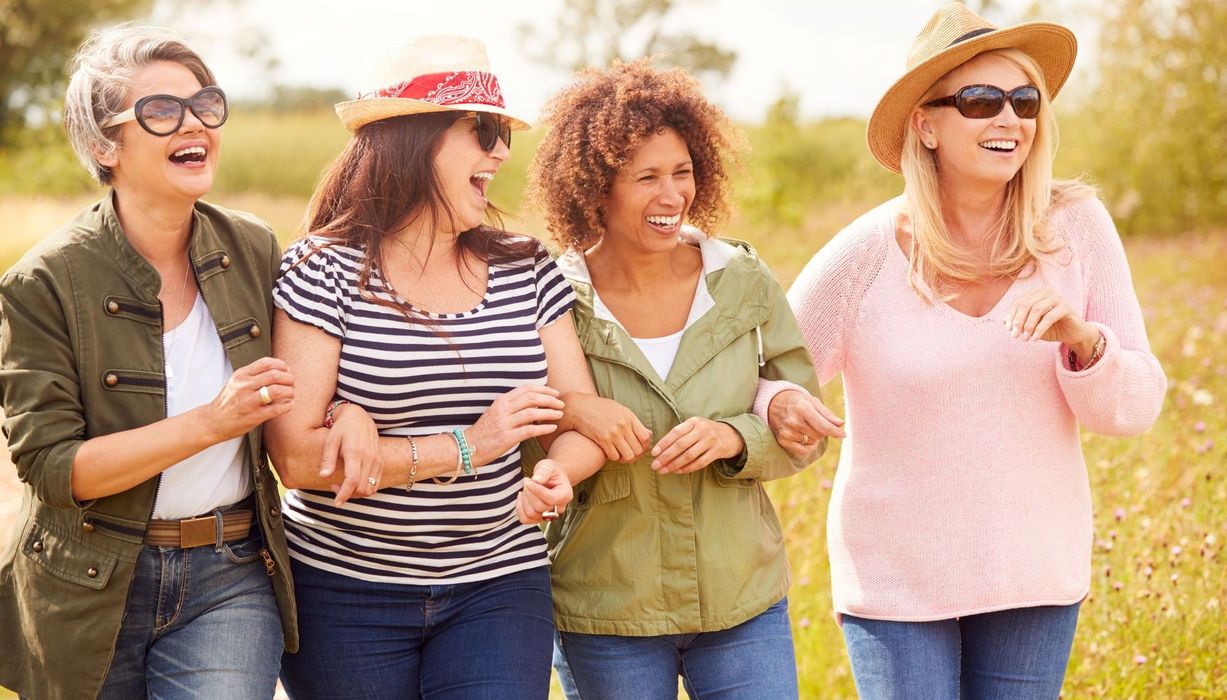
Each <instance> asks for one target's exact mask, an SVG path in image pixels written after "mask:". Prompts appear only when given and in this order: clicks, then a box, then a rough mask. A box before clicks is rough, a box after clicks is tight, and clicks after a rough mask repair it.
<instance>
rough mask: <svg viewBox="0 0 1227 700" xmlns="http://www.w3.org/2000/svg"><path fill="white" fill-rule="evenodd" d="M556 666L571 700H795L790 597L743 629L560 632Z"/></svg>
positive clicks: (758, 616) (794, 660)
mask: <svg viewBox="0 0 1227 700" xmlns="http://www.w3.org/2000/svg"><path fill="white" fill-rule="evenodd" d="M554 668H555V669H557V670H558V679H559V681H560V682H561V684H562V689H563V692H564V693H566V696H567V698H568V700H579V698H581V697H582V698H583V700H605V699H608V700H623V699H624V698H636V700H655V699H656V698H669V700H676V698H677V677H678V676H679V675H680V676H681V677H682V682H683V684H684V685H685V687H686V693H687V694H689V695H690V697H692V698H701V699H702V700H714V699H718V698H727V699H729V700H733V699H739V698H754V699H755V700H775V699H776V698H779V699H781V700H783V699H785V698H787V699H791V700H795V699H796V697H797V661H796V657H795V656H794V655H793V648H792V627H791V626H790V625H789V623H788V599H787V598H785V599H783V600H781V601H780V602H778V603H776V604H775V605H772V606H771V607H770V608H767V610H766V611H764V612H762V613H760V614H759V615H757V616H756V617H753V618H751V619H749V620H747V621H745V622H743V623H741V624H740V625H737V626H736V627H731V628H729V629H726V630H720V631H718V632H700V633H697V634H667V635H660V636H655V637H626V636H621V635H604V634H578V633H575V632H560V633H559V634H558V637H557V639H556V642H555V645H554Z"/></svg>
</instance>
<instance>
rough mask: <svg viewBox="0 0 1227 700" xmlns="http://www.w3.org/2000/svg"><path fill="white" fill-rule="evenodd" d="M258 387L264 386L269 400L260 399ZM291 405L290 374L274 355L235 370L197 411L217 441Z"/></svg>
mask: <svg viewBox="0 0 1227 700" xmlns="http://www.w3.org/2000/svg"><path fill="white" fill-rule="evenodd" d="M262 387H263V388H265V389H267V393H268V397H269V398H270V399H271V400H272V401H271V402H270V403H265V402H264V397H263V396H261V394H260V389H261V388H262ZM293 407H294V375H292V374H290V367H289V365H287V364H286V363H285V361H284V360H280V359H277V358H275V357H262V358H260V359H258V360H256V361H255V362H252V363H251V364H249V365H246V366H244V367H240V368H238V369H236V370H235V371H234V374H232V375H230V381H228V382H226V385H225V386H223V387H222V390H221V391H220V392H218V394H217V396H216V397H214V399H213V400H212V401H211V402H209V403H207V404H205V405H204V406H201V407H200V408H199V409H197V410H199V411H201V416H202V419H203V420H204V423H205V430H206V431H207V432H206V434H208V435H210V437H211V438H212V439H211V442H212V443H213V444H217V443H219V442H225V441H226V440H231V439H233V438H236V437H239V436H240V435H243V434H244V433H246V432H247V431H249V430H251V429H252V428H254V427H256V426H257V425H260V424H261V423H263V422H264V421H266V420H269V419H270V418H276V417H278V416H281V415H285V414H286V413H289V412H290V409H292V408H293Z"/></svg>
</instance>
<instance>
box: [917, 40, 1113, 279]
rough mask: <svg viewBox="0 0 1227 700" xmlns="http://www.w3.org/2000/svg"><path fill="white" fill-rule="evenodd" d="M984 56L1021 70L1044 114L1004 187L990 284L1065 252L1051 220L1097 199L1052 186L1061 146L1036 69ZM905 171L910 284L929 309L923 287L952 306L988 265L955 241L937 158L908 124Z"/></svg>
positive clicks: (1023, 61) (1022, 60)
mask: <svg viewBox="0 0 1227 700" xmlns="http://www.w3.org/2000/svg"><path fill="white" fill-rule="evenodd" d="M986 53H987V54H991V55H995V56H1000V57H1001V58H1004V59H1005V60H1007V61H1009V62H1010V63H1013V64H1014V65H1016V66H1017V67H1018V68H1019V69H1021V70H1022V71H1023V73H1024V74H1025V75H1026V76H1027V80H1028V81H1030V83H1031V84H1032V85H1035V86H1036V87H1038V88H1039V92H1040V112H1039V114H1038V115H1037V116H1036V124H1035V138H1034V141H1033V142H1032V144H1031V152H1030V153H1029V154H1028V156H1027V160H1026V161H1024V162H1023V166H1022V168H1020V169H1019V171H1018V172H1017V173H1016V174H1015V175H1014V177H1013V178H1012V179H1011V180H1010V181H1009V182H1008V183H1007V184H1006V188H1005V202H1004V205H1003V206H1002V208H1001V213H1000V215H999V217H998V219H997V221H996V222H995V223H994V224H993V226H992V230H991V231H990V233H989V240H990V241H991V245H992V248H991V250H990V254H989V264H988V272H987V274H988V276H989V277H991V278H1006V277H1016V276H1019V275H1022V274H1024V272H1026V271H1027V270H1028V268H1029V267H1031V266H1032V264H1033V263H1034V262H1035V261H1036V260H1037V259H1038V258H1040V257H1041V256H1044V255H1048V254H1051V253H1053V252H1055V251H1056V250H1058V249H1059V248H1060V247H1061V246H1060V242H1059V241H1056V240H1054V238H1053V236H1052V235H1050V233H1049V231H1048V228H1047V226H1046V223H1047V216H1048V212H1049V211H1051V210H1052V209H1053V208H1055V207H1057V206H1060V205H1062V204H1064V203H1067V202H1070V201H1073V200H1076V199H1082V198H1084V197H1089V196H1094V194H1095V191H1094V189H1093V188H1091V187H1090V186H1088V185H1086V184H1084V183H1082V182H1080V181H1077V180H1055V181H1054V180H1053V178H1052V163H1053V160H1054V158H1055V157H1056V150H1057V142H1058V132H1057V120H1056V116H1055V115H1054V114H1053V112H1052V104H1051V102H1050V101H1049V93H1048V86H1047V84H1046V83H1045V81H1044V75H1043V73H1042V72H1041V71H1040V69H1039V66H1038V65H1036V63H1035V61H1034V60H1033V59H1032V58H1031V57H1030V56H1028V55H1027V54H1025V53H1023V52H1022V51H1019V50H1018V49H998V50H996V51H990V52H986ZM981 55H985V54H981ZM947 75H948V74H947ZM944 79H945V76H943V78H942V79H941V80H938V81H937V82H935V83H934V84H933V86H932V87H931V88H929V91H928V92H926V93H925V95H924V96H923V97H921V98H920V100H919V102H917V104H916V106H917V107H919V106H920V105H922V104H924V103H925V102H928V101H930V100H932V99H935V98H936V97H939V95H937V94H936V90H937V87H938V85H940V84H941V83H942V80H944ZM901 165H902V169H903V180H904V190H903V191H904V195H905V199H906V205H905V210H904V211H905V214H906V215H907V217H908V219H909V221H910V223H911V255H910V256H909V257H910V258H911V267H910V269H909V271H908V279H909V281H910V282H911V284H912V287H913V288H914V289H915V290H916V292H917V293H918V294H920V296H921V297H923V298H924V299H925V300H926V301H929V302H932V301H933V300H932V299H930V298H929V295H928V294H926V293H925V291H924V287H923V286H922V285H921V284H920V282H921V281H923V282H924V283H925V285H927V286H928V288H929V289H930V290H932V292H933V293H934V294H936V295H937V296H938V297H939V298H941V299H948V298H950V297H951V296H952V294H950V293H945V292H943V290H944V289H949V288H950V287H951V286H952V284H953V285H957V283H959V282H971V281H974V280H977V279H980V278H981V277H982V276H983V272H984V270H983V263H982V262H981V260H980V259H979V258H978V257H977V256H976V255H974V254H973V253H971V252H968V251H967V249H966V248H965V247H963V246H961V245H959V244H958V243H957V242H955V240H954V238H953V237H952V236H951V235H950V229H949V228H948V227H947V226H946V221H945V218H944V217H943V216H942V209H941V192H940V185H939V182H938V176H937V156H936V154H935V153H933V152H932V151H930V150H929V149H928V148H926V147H925V145H924V143H923V142H922V141H921V139H920V136H919V135H918V134H917V133H916V131H915V129H913V128H912V127H911V125H910V123H909V125H908V127H907V129H905V133H904V140H903V154H902V158H901Z"/></svg>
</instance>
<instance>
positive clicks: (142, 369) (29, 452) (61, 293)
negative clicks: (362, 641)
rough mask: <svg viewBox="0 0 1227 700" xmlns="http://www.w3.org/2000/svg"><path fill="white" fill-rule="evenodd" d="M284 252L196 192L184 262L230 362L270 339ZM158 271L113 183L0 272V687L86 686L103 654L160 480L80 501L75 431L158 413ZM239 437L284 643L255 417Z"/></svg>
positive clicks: (94, 679) (280, 578)
mask: <svg viewBox="0 0 1227 700" xmlns="http://www.w3.org/2000/svg"><path fill="white" fill-rule="evenodd" d="M279 251H280V248H279V246H278V244H277V241H276V239H275V238H274V237H273V235H272V233H271V232H270V231H269V230H268V228H267V227H266V226H265V225H263V224H262V223H261V222H259V221H258V220H256V219H254V218H251V217H250V216H249V215H246V214H240V213H237V212H230V211H227V210H225V209H222V208H220V207H216V206H212V205H209V204H205V203H198V204H197V205H196V210H195V215H194V221H193V224H192V239H191V248H190V255H191V261H192V267H193V268H194V271H195V274H196V279H197V280H198V282H199V284H200V291H201V294H202V295H203V296H204V299H205V303H206V304H207V305H208V308H209V313H210V314H211V315H212V316H213V319H214V321H215V322H216V325H217V333H218V335H219V336H220V337H221V340H222V344H223V345H224V346H225V348H226V354H227V356H228V357H229V358H230V362H231V364H232V365H233V366H234V367H235V368H238V367H242V366H244V365H247V364H249V363H251V362H252V361H254V360H256V359H258V358H260V357H264V356H266V355H268V354H269V352H270V349H271V345H270V342H269V333H268V330H269V327H270V323H269V322H270V317H271V314H272V298H271V290H272V284H273V278H274V275H275V274H276V270H277V265H278V259H279V257H280V256H279ZM160 284H161V282H160V279H159V276H158V273H157V271H155V270H154V268H153V266H151V265H150V264H149V263H148V262H147V261H146V260H145V259H144V258H143V257H141V256H140V255H139V254H138V253H137V252H136V250H135V249H133V248H132V246H131V244H130V243H129V242H128V239H127V238H126V237H125V236H124V234H123V232H122V231H121V230H120V226H119V221H118V219H117V218H116V216H115V209H114V206H113V204H112V198H111V197H110V196H108V197H106V198H105V199H104V200H102V201H101V202H99V203H98V204H96V205H94V206H93V207H91V208H89V209H86V210H85V211H83V212H81V213H80V214H79V215H78V216H77V217H76V218H75V219H74V220H73V221H72V222H70V223H69V224H68V225H67V226H66V227H65V228H63V229H61V230H60V231H58V232H56V233H55V234H53V235H52V236H51V237H49V238H48V239H47V240H46V241H44V242H43V243H41V244H40V245H39V246H38V247H36V248H35V249H34V250H32V251H30V252H29V253H28V254H27V255H26V256H25V257H23V258H22V259H21V261H19V262H18V263H17V264H16V265H15V266H14V267H13V268H12V269H10V270H9V271H8V272H7V273H5V275H4V277H3V278H0V406H2V407H3V410H4V415H5V420H4V433H5V435H6V436H7V437H8V445H9V449H10V451H11V452H12V457H13V461H14V463H15V464H16V465H17V474H18V476H19V477H20V478H21V480H22V481H23V482H24V486H25V488H24V496H23V502H22V508H21V515H20V518H19V520H18V523H19V524H18V526H17V528H16V531H15V532H14V533H12V537H11V538H7V539H8V540H9V541H8V542H7V550H6V551H5V553H4V555H3V558H0V685H3V686H5V687H8V688H10V689H12V690H15V691H17V692H18V693H20V694H22V695H24V696H27V697H31V698H40V699H42V698H86V697H93V696H95V695H97V693H98V690H99V688H100V687H101V684H102V681H103V678H104V677H105V675H106V672H107V668H108V667H109V665H110V662H111V657H112V654H113V652H114V648H115V641H116V638H117V636H118V634H119V628H120V623H121V620H122V616H123V611H124V605H125V602H126V600H127V596H128V588H129V586H130V585H131V583H132V577H133V572H134V570H135V563H136V558H137V553H138V552H139V550H140V548H141V542H142V536H143V534H144V531H145V528H146V526H147V523H148V522H149V518H150V515H151V514H152V512H153V504H154V497H155V494H156V492H157V489H158V485H159V482H160V477H159V478H154V479H150V480H148V481H146V482H145V483H143V484H140V485H139V486H136V487H134V488H132V489H129V490H128V491H124V492H123V493H119V494H115V495H114V496H108V497H106V498H99V499H97V500H93V501H89V502H87V503H81V502H78V501H76V500H75V499H74V498H73V495H72V489H71V485H70V473H71V471H72V463H73V457H74V456H75V455H76V453H77V450H78V449H79V448H80V447H81V445H82V443H83V442H84V441H85V440H88V439H90V438H92V437H95V436H99V435H107V434H110V433H115V432H119V431H123V430H128V429H131V428H136V427H140V426H142V425H148V424H150V423H154V422H156V421H158V420H161V419H163V418H165V417H166V378H165V376H164V374H163V366H164V360H163V356H162V308H161V305H160V304H159V303H158V296H157V294H158V289H159V287H160ZM245 449H246V461H247V464H248V465H249V466H250V469H251V474H252V477H253V479H252V481H253V483H254V484H255V494H256V497H257V499H258V503H259V510H258V515H259V521H260V524H261V528H262V529H263V531H264V537H265V540H266V542H267V543H268V545H267V546H268V549H269V551H270V552H271V555H272V558H273V562H274V574H273V584H274V588H275V591H276V594H277V602H278V605H279V606H280V608H281V618H282V624H283V627H284V629H285V646H286V648H287V649H289V650H290V651H294V650H296V649H297V647H298V632H297V626H296V622H295V613H294V598H293V587H292V585H291V582H290V578H289V557H288V556H287V552H286V544H285V532H284V530H283V529H282V522H281V511H280V505H279V504H280V499H279V495H278V490H277V484H276V482H275V481H274V480H273V476H272V473H271V471H270V470H269V467H268V462H267V460H266V459H265V457H264V455H263V453H262V451H261V442H260V429H259V428H257V429H255V430H253V431H251V432H250V433H248V434H247V436H246V438H245ZM5 534H8V533H5ZM0 546H3V545H0ZM234 633H235V634H236V635H241V634H243V630H241V629H236V630H234Z"/></svg>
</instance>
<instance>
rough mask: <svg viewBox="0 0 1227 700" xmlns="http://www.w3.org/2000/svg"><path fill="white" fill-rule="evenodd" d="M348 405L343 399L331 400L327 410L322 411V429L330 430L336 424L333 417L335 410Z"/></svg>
mask: <svg viewBox="0 0 1227 700" xmlns="http://www.w3.org/2000/svg"><path fill="white" fill-rule="evenodd" d="M347 403H349V402H348V401H346V400H345V399H333V400H332V403H329V404H328V409H327V410H325V411H324V427H325V428H331V427H332V426H334V425H336V424H337V419H336V418H335V417H334V416H333V414H334V413H336V410H337V409H338V408H340V407H342V406H344V405H345V404H347Z"/></svg>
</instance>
